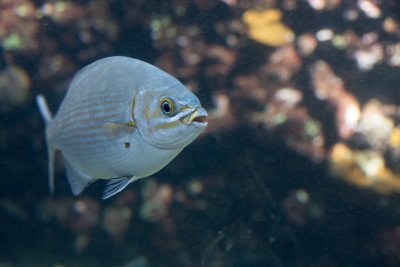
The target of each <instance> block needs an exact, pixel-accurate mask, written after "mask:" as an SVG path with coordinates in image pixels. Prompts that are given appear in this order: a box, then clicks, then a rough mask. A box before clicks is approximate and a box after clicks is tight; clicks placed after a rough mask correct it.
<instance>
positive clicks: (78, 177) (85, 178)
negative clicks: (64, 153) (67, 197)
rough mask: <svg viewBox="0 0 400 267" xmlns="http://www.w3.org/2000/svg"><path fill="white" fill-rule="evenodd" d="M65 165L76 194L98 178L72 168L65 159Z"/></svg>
mask: <svg viewBox="0 0 400 267" xmlns="http://www.w3.org/2000/svg"><path fill="white" fill-rule="evenodd" d="M64 165H65V169H66V171H67V177H68V181H69V185H70V186H71V190H72V193H74V195H75V196H76V195H79V194H80V193H81V192H82V191H83V189H85V187H86V186H87V185H88V184H89V183H92V182H94V181H95V180H96V179H94V178H92V177H90V176H89V175H86V174H84V173H82V172H79V171H77V170H75V169H74V168H72V167H71V165H69V163H68V162H67V161H66V160H65V159H64Z"/></svg>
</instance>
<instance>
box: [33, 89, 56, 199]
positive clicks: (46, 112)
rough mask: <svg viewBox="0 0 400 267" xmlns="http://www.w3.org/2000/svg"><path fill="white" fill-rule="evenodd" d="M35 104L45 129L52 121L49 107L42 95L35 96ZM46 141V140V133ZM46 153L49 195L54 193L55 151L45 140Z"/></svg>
mask: <svg viewBox="0 0 400 267" xmlns="http://www.w3.org/2000/svg"><path fill="white" fill-rule="evenodd" d="M36 103H37V105H38V107H39V110H40V113H41V114H42V117H43V119H44V122H45V124H46V127H47V126H48V125H49V123H50V122H51V120H52V119H53V116H52V114H51V111H50V109H49V106H48V105H47V101H46V99H45V98H44V96H43V95H37V96H36ZM46 139H47V131H46ZM47 153H48V157H49V159H48V160H49V163H48V164H49V166H48V169H49V170H48V171H49V188H50V193H51V194H53V193H54V156H55V149H54V148H52V147H51V145H50V144H49V142H48V140H47Z"/></svg>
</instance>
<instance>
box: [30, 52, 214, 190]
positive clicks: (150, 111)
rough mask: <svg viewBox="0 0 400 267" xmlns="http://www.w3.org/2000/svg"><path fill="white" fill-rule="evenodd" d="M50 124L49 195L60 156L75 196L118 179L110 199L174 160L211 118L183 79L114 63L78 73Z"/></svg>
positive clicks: (132, 62) (136, 64)
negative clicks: (100, 181)
mask: <svg viewBox="0 0 400 267" xmlns="http://www.w3.org/2000/svg"><path fill="white" fill-rule="evenodd" d="M37 103H38V106H39V109H40V111H41V113H42V115H43V117H44V119H45V121H46V125H47V127H46V139H47V146H48V154H49V180H50V190H51V191H53V190H54V178H53V175H54V174H53V173H54V170H53V169H54V167H53V166H54V154H55V152H56V151H60V152H61V154H62V156H63V158H64V162H65V166H66V171H67V177H68V180H69V182H70V185H71V188H72V191H73V193H74V194H76V195H77V194H79V193H80V192H81V191H82V190H83V189H84V188H85V187H86V186H87V185H88V184H89V183H91V182H93V181H95V180H97V179H111V180H110V181H109V182H108V184H107V187H106V189H105V191H104V194H103V198H107V197H110V196H112V195H114V194H116V193H118V192H120V191H121V190H122V189H124V188H125V187H126V186H127V185H128V184H129V183H131V182H133V181H135V180H137V179H140V178H143V177H146V176H149V175H151V174H153V173H155V172H157V171H159V170H160V169H161V168H163V167H164V166H165V165H167V164H168V163H169V162H170V161H171V160H172V159H174V158H175V157H176V156H177V155H178V154H179V153H180V152H181V151H182V149H183V148H184V147H186V146H187V145H188V144H190V143H191V142H192V141H193V140H194V139H195V138H196V137H197V136H198V135H199V134H200V133H201V132H202V131H203V130H204V129H205V127H206V126H207V121H206V118H207V112H206V111H205V110H204V109H203V108H202V107H201V104H200V101H199V100H198V98H197V97H196V96H195V95H194V94H193V93H192V92H190V91H189V90H188V89H187V88H186V87H185V86H183V85H182V84H181V83H180V82H179V81H178V80H177V79H175V78H174V77H172V76H171V75H169V74H167V73H166V72H164V71H162V70H160V69H158V68H157V67H155V66H153V65H150V64H148V63H145V62H143V61H140V60H137V59H133V58H128V57H108V58H104V59H101V60H98V61H96V62H94V63H92V64H90V65H88V66H87V67H85V68H83V69H82V70H81V71H79V72H78V73H77V74H76V75H75V77H74V78H73V80H72V82H71V85H70V86H69V89H68V92H67V94H66V96H65V98H64V100H63V102H62V103H61V106H60V108H59V110H58V112H57V114H56V115H55V116H54V118H52V116H51V113H50V111H49V109H48V107H47V104H46V101H45V99H44V97H43V96H41V95H39V96H38V97H37Z"/></svg>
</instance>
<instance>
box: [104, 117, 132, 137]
mask: <svg viewBox="0 0 400 267" xmlns="http://www.w3.org/2000/svg"><path fill="white" fill-rule="evenodd" d="M103 128H104V130H105V132H106V134H107V136H108V137H111V138H117V137H121V136H126V135H127V134H129V133H131V132H132V130H133V128H135V123H134V122H133V121H132V122H127V123H115V122H106V123H104V124H103Z"/></svg>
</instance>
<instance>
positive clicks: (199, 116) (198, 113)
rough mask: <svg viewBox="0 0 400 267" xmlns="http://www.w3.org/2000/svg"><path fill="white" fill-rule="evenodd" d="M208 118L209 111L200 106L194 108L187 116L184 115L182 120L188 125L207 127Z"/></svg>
mask: <svg viewBox="0 0 400 267" xmlns="http://www.w3.org/2000/svg"><path fill="white" fill-rule="evenodd" d="M207 118H208V113H207V111H206V110H205V109H204V108H202V107H198V108H195V109H193V111H192V112H190V113H189V114H187V115H186V116H184V117H182V118H181V119H180V121H181V122H182V123H183V124H186V125H195V126H198V127H206V126H207V124H208V123H207Z"/></svg>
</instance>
